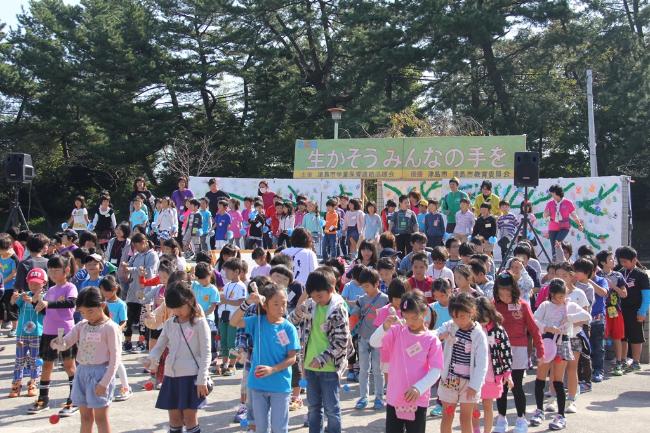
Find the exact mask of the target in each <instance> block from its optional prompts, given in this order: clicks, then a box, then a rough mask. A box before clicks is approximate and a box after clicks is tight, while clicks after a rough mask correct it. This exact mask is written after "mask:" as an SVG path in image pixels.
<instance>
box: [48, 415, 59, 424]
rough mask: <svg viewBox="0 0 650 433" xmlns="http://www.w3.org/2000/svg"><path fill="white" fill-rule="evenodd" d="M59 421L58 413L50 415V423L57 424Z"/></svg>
mask: <svg viewBox="0 0 650 433" xmlns="http://www.w3.org/2000/svg"><path fill="white" fill-rule="evenodd" d="M58 423H59V415H57V414H54V415H50V424H58Z"/></svg>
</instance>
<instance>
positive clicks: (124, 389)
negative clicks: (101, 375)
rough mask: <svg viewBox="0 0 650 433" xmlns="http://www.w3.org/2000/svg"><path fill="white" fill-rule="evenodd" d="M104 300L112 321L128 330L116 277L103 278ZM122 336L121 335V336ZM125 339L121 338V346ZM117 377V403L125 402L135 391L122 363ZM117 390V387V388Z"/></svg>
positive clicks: (101, 286)
mask: <svg viewBox="0 0 650 433" xmlns="http://www.w3.org/2000/svg"><path fill="white" fill-rule="evenodd" d="M98 287H99V288H100V290H101V292H102V295H104V299H106V306H107V307H108V313H109V317H110V318H111V320H112V321H113V322H115V323H117V324H118V325H119V326H120V329H121V330H122V331H124V329H125V328H126V320H127V317H126V314H127V313H126V302H124V301H123V300H121V299H120V297H119V296H118V295H119V294H120V287H119V285H118V284H117V281H116V280H115V277H113V276H112V275H109V276H107V277H105V278H102V279H101V281H100V282H99V284H98ZM120 335H121V334H120ZM122 340H123V339H122V338H120V344H121V341H122ZM117 376H119V378H120V384H121V387H120V388H119V389H116V392H115V397H114V399H115V401H125V400H128V399H129V398H131V396H133V390H132V389H131V387H130V386H129V377H128V376H127V373H126V368H124V364H123V363H122V362H120V365H119V366H118V367H117ZM116 388H117V387H116Z"/></svg>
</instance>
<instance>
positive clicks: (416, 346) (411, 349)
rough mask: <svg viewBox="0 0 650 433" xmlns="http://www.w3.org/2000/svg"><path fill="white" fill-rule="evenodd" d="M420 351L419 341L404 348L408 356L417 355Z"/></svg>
mask: <svg viewBox="0 0 650 433" xmlns="http://www.w3.org/2000/svg"><path fill="white" fill-rule="evenodd" d="M420 352H422V345H421V344H420V342H419V341H418V342H416V343H415V344H414V345H412V346H410V347H407V348H406V354H407V355H408V356H409V357H410V358H413V357H414V356H415V355H417V354H418V353H420Z"/></svg>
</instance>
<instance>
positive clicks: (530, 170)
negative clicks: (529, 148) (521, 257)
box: [499, 152, 552, 272]
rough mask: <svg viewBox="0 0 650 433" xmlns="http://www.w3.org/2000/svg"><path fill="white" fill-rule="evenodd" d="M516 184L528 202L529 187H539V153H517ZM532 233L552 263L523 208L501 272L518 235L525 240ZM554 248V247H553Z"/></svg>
mask: <svg viewBox="0 0 650 433" xmlns="http://www.w3.org/2000/svg"><path fill="white" fill-rule="evenodd" d="M514 184H515V186H516V187H523V188H524V201H525V202H527V201H528V187H536V186H538V185H539V154H538V153H537V152H515V166H514ZM529 230H530V231H531V232H532V233H533V235H534V236H535V239H537V244H538V245H539V246H540V247H541V248H542V252H543V253H544V256H546V259H547V260H548V262H549V263H551V258H550V256H549V255H548V253H547V252H546V248H545V247H544V243H543V242H542V240H541V239H540V238H539V235H538V234H537V232H536V231H535V229H534V228H533V225H532V223H531V222H530V217H529V216H528V207H527V206H524V207H523V214H522V218H521V222H520V223H519V226H517V231H515V233H516V235H515V239H513V240H512V242H510V246H509V247H508V251H507V252H506V254H505V256H503V257H502V258H501V266H499V272H501V271H503V269H504V268H505V266H506V264H507V263H508V258H509V257H511V256H512V252H513V250H514V248H515V245H516V244H517V235H518V234H519V233H521V234H522V236H523V238H524V239H527V238H528V231H529ZM551 248H552V246H551Z"/></svg>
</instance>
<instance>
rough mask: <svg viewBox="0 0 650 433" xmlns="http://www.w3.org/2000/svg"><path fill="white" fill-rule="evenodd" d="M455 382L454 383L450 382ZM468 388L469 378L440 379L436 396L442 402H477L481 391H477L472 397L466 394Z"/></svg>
mask: <svg viewBox="0 0 650 433" xmlns="http://www.w3.org/2000/svg"><path fill="white" fill-rule="evenodd" d="M452 382H453V383H455V385H454V384H452ZM468 390H469V379H464V378H462V377H455V378H453V379H451V378H449V377H447V379H440V385H439V386H438V398H439V399H440V401H442V402H443V403H449V404H456V403H478V401H479V398H480V397H481V393H480V392H477V393H476V395H475V396H474V398H469V397H468V396H467V391H468Z"/></svg>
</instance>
